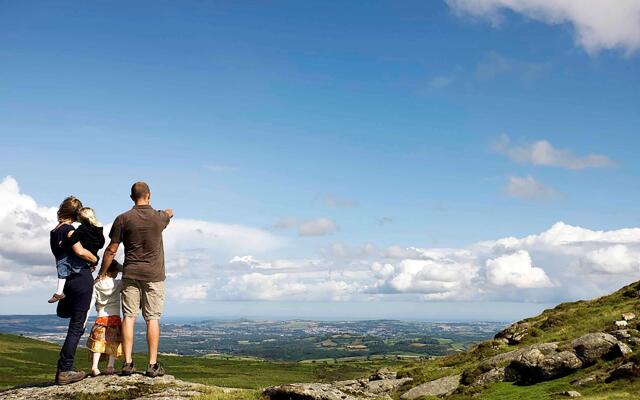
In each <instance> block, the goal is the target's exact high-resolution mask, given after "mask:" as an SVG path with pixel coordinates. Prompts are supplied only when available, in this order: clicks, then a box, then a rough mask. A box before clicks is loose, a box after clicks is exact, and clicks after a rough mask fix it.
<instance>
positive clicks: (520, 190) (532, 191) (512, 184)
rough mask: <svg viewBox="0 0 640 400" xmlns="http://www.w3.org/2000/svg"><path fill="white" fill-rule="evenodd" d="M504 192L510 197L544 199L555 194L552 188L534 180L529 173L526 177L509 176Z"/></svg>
mask: <svg viewBox="0 0 640 400" xmlns="http://www.w3.org/2000/svg"><path fill="white" fill-rule="evenodd" d="M505 193H506V194H507V195H508V196H510V197H518V198H522V199H544V198H550V197H553V196H555V195H557V192H556V191H555V190H554V189H552V188H550V187H549V186H546V185H544V184H542V183H540V182H538V181H536V180H535V179H534V178H533V177H532V176H531V175H529V176H527V177H519V176H510V177H509V180H508V181H507V186H506V187H505Z"/></svg>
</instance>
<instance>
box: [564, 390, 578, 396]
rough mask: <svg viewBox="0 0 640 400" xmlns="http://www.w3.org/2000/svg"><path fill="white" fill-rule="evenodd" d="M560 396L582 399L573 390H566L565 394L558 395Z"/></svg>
mask: <svg viewBox="0 0 640 400" xmlns="http://www.w3.org/2000/svg"><path fill="white" fill-rule="evenodd" d="M560 396H565V397H582V395H581V394H580V392H576V391H575V390H567V391H566V392H562V393H560Z"/></svg>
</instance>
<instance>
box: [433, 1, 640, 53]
mask: <svg viewBox="0 0 640 400" xmlns="http://www.w3.org/2000/svg"><path fill="white" fill-rule="evenodd" d="M445 1H446V3H447V4H448V5H449V7H451V8H452V9H453V10H454V11H456V12H458V13H461V14H469V15H472V16H476V17H482V18H487V19H489V20H490V21H491V22H492V23H493V25H494V26H497V25H500V23H501V22H502V20H503V16H502V12H503V10H511V11H513V12H516V13H519V14H522V15H524V16H526V17H527V18H531V19H535V20H537V21H541V22H544V23H547V24H552V25H559V24H565V23H568V24H571V25H572V26H573V28H574V31H575V41H576V43H577V44H578V45H579V46H581V47H583V48H584V49H585V50H586V51H587V52H588V53H591V54H594V53H597V52H598V51H600V50H603V49H615V48H619V49H623V50H624V51H625V52H626V53H627V54H631V53H633V52H635V51H637V50H638V49H639V48H640V2H639V1H637V0H615V1H611V0H445Z"/></svg>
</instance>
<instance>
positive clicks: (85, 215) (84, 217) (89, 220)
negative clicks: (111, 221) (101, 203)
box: [78, 207, 102, 228]
mask: <svg viewBox="0 0 640 400" xmlns="http://www.w3.org/2000/svg"><path fill="white" fill-rule="evenodd" d="M78 221H80V222H81V223H83V224H89V225H93V226H97V227H98V228H99V227H101V226H102V224H101V223H100V221H98V219H97V218H96V213H95V212H94V211H93V208H89V207H83V208H81V209H80V211H78Z"/></svg>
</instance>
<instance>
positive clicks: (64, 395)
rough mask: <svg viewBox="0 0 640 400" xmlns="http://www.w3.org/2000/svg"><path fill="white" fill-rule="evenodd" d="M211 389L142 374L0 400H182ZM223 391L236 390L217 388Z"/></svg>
mask: <svg viewBox="0 0 640 400" xmlns="http://www.w3.org/2000/svg"><path fill="white" fill-rule="evenodd" d="M212 389H213V388H211V387H209V386H205V385H200V384H197V383H190V382H184V381H180V380H177V379H175V378H174V377H173V376H170V375H165V376H163V377H161V378H147V377H145V376H144V375H141V374H134V375H132V376H128V377H121V376H117V375H111V376H107V375H101V376H98V377H96V378H87V379H85V380H83V381H80V382H76V383H73V384H70V385H66V386H54V385H53V384H45V385H40V386H33V387H22V388H16V389H10V390H7V391H4V392H0V399H2V400H35V399H38V400H48V399H51V400H60V399H68V398H93V397H98V396H100V398H109V397H111V395H113V396H114V397H115V396H116V395H117V397H118V398H127V399H155V400H169V399H171V400H185V399H190V398H192V397H194V396H199V395H202V394H203V393H207V392H209V391H211V390H212ZM218 390H222V391H233V390H235V389H227V388H218Z"/></svg>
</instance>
